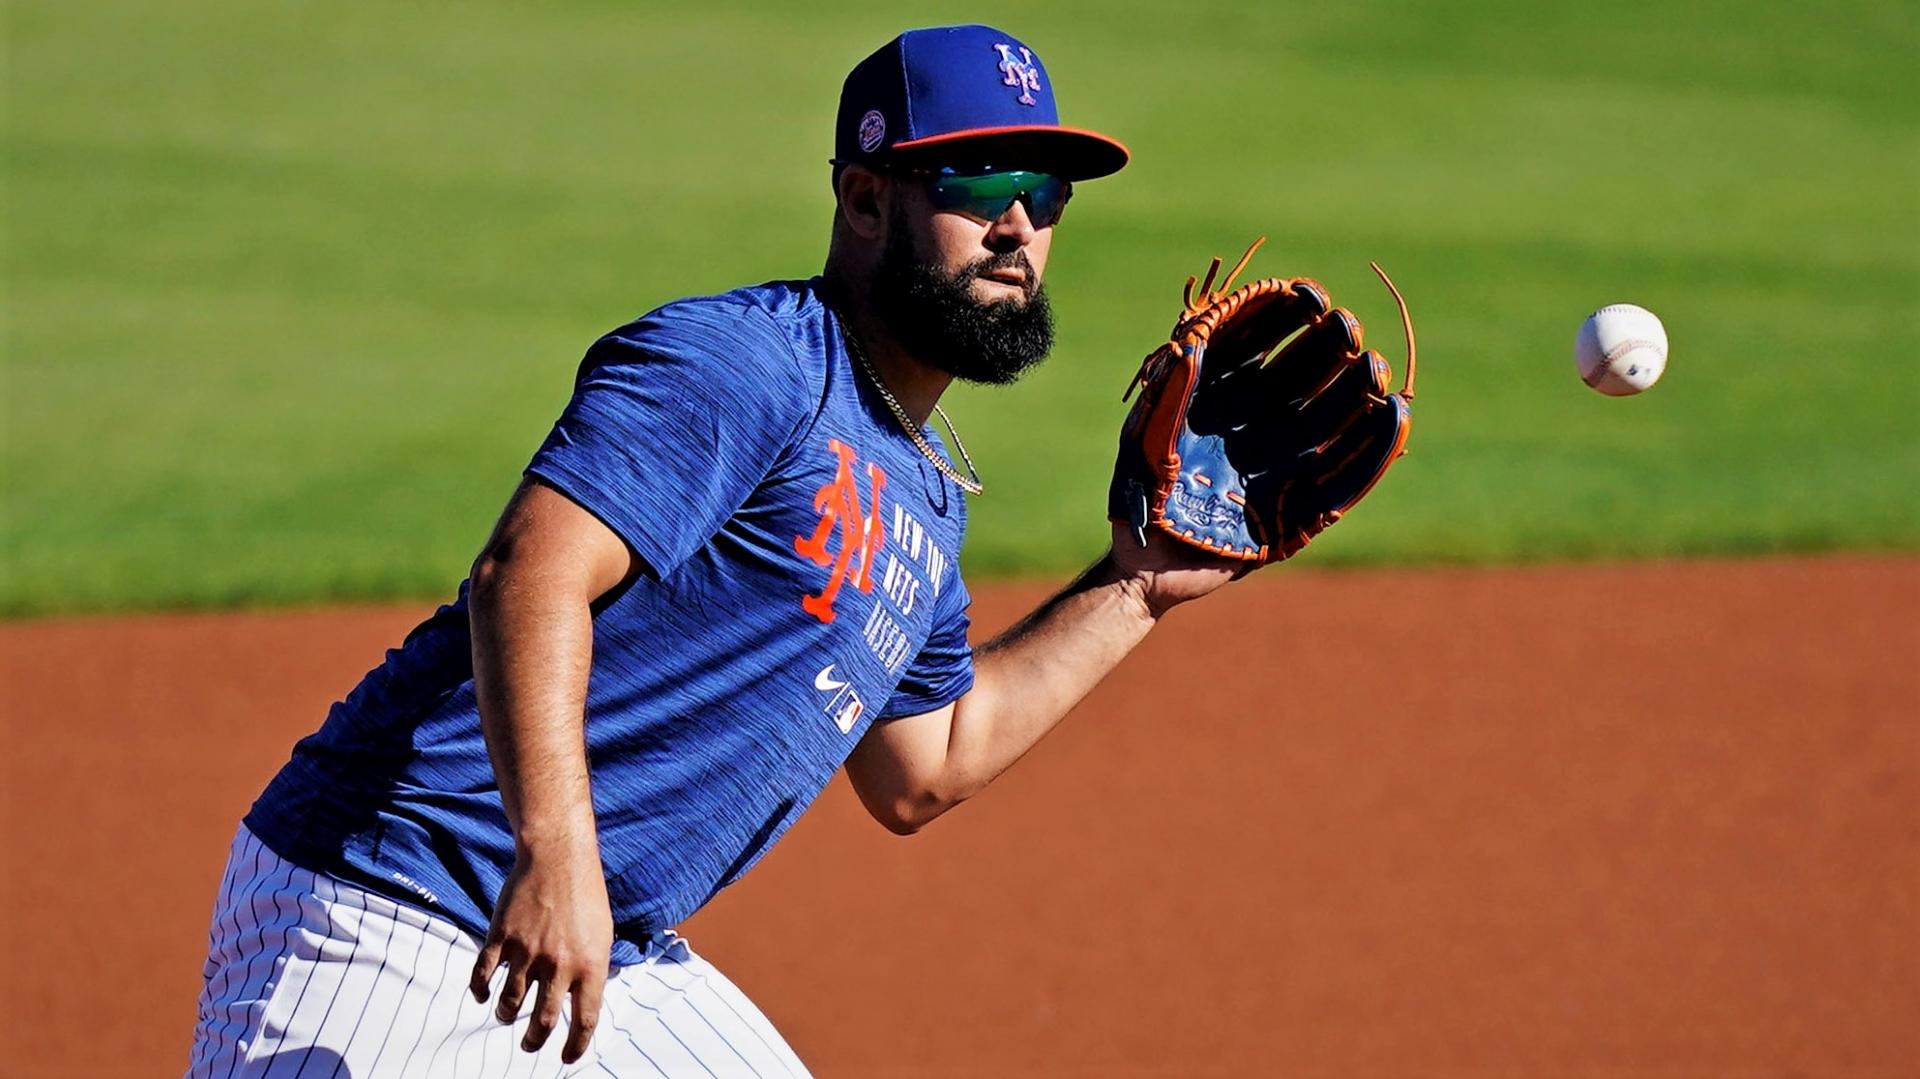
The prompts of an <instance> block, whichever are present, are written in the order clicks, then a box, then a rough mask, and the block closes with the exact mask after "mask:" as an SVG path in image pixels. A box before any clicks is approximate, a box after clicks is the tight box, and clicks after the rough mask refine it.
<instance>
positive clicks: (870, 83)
mask: <svg viewBox="0 0 1920 1079" xmlns="http://www.w3.org/2000/svg"><path fill="white" fill-rule="evenodd" d="M1126 160H1127V151H1126V149H1125V148H1124V147H1122V146H1121V145H1120V144H1119V143H1117V142H1115V141H1113V140H1112V139H1109V138H1106V137H1105V136H1102V135H1098V134H1094V133H1091V132H1087V131H1082V130H1077V129H1074V128H1069V127H1064V126H1061V125H1060V123H1059V120H1058V114H1057V111H1056V108H1055V103H1054V97H1053V83H1052V80H1051V79H1050V77H1049V76H1048V73H1047V70H1046V68H1045V66H1044V65H1043V64H1042V63H1041V61H1040V58H1039V57H1038V56H1037V55H1036V54H1035V53H1034V52H1033V51H1032V50H1031V49H1030V48H1029V47H1028V46H1027V45H1025V44H1024V43H1022V42H1021V41H1019V40H1017V39H1016V38H1014V37H1013V36H1012V35H1010V34H1006V33H1003V32H1001V31H999V30H995V29H992V28H990V27H985V26H954V27H941V28H934V29H924V30H914V31H910V32H908V33H904V34H901V35H900V36H899V37H897V38H895V39H894V40H893V41H890V42H888V43H887V44H886V45H885V46H883V47H882V48H881V49H880V50H879V51H877V52H875V53H873V54H872V55H871V56H869V57H868V58H867V59H865V60H864V61H862V62H861V63H860V64H859V65H858V66H857V67H855V68H854V70H853V71H852V73H851V74H850V75H849V76H848V78H847V80H846V83H845V86H844V89H843V91H842V95H841V99H840V105H839V111H838V116H837V119H836V126H835V156H834V159H833V172H832V178H833V185H834V192H835V195H836V198H837V201H836V209H835V214H834V221H833V232H832V241H831V246H830V249H829V251H828V254H827V260H826V266H825V269H824V271H823V273H822V274H821V275H820V276H818V277H815V278H812V279H808V280H797V281H777V282H771V283H768V284H763V285H755V286H751V287H747V288H741V289H737V290H735V291H733V292H729V293H726V294H724V295H719V296H709V297H701V298H694V299H686V300H682V301H679V302H675V303H671V304H668V305H666V306H664V307H662V308H660V309H658V310H656V311H654V312H652V313H650V314H648V315H646V316H645V317H643V318H641V319H640V320H638V321H636V322H633V323H631V324H629V325H626V326H623V327H621V328H620V329H617V330H615V331H613V332H612V333H609V334H607V335H606V336H605V337H603V338H601V339H600V340H599V341H597V342H596V343H595V344H594V345H593V346H592V348H591V349H590V350H589V351H588V353H587V355H586V357H585V359H584V361H583V362H582V363H581V364H580V367H579V371H578V374H577V376H576V380H575V387H574V393H573V396H572V399H571V401H570V402H569V403H568V405H567V407H566V410H565V412H564V413H563V414H562V415H561V416H560V418H559V420H558V422H557V423H556V424H555V425H554V427H553V430H552V433H551V434H550V435H549V436H548V437H547V439H546V441H545V443H544V444H543V445H542V446H541V447H540V448H539V450H538V452H537V453H535V454H534V456H533V459H532V462H531V463H530V464H529V465H528V467H527V469H526V474H525V478H524V482H523V483H522V484H521V486H520V487H519V489H518V490H517V492H516V493H515V494H514V495H513V497H512V499H511V501H510V502H509V504H508V505H507V507H506V509H505V511H504V513H503V514H502V515H501V517H500V520H499V523H498V524H497V526H496V527H495V529H494V532H493V535H492V536H491V538H489V539H488V540H487V542H486V545H485V547H484V549H483V550H482V552H481V554H480V556H479V558H478V559H477V560H476V562H475V563H474V565H473V568H472V573H471V576H470V578H469V579H468V580H467V581H466V582H465V583H464V584H463V585H462V586H461V588H460V590H459V593H458V597H457V598H456V599H455V600H454V601H453V602H452V603H450V604H448V605H447V606H444V607H442V608H440V609H439V610H438V611H437V612H436V613H434V614H433V615H432V616H431V617H430V618H428V619H427V620H426V621H425V622H423V623H422V624H421V625H420V626H419V627H418V628H416V629H415V630H414V631H413V632H412V633H411V634H409V635H408V636H407V638H406V640H405V642H404V643H403V644H401V645H400V647H399V648H397V649H394V650H392V651H390V652H388V653H387V656H386V659H385V661H384V662H383V663H382V664H381V665H380V666H379V667H377V668H375V669H374V670H373V671H371V672H370V673H368V674H367V675H366V677H365V678H364V680H363V681H361V683H360V684H359V685H358V686H357V687H356V688H355V689H354V690H353V691H352V692H351V693H350V694H348V695H347V697H346V698H345V699H344V700H342V701H340V702H339V703H337V704H336V705H334V706H333V708H332V710H331V712H330V713H329V714H328V716H327V718H326V722H325V724H324V725H323V726H322V727H321V728H320V729H319V730H318V731H317V732H316V733H314V734H313V735H311V736H309V737H307V738H306V739H304V740H302V741H301V742H300V743H299V744H298V745H297V746H296V747H295V749H294V751H293V755H292V759H291V760H290V761H289V762H288V763H287V765H286V766H285V767H284V768H283V769H282V770H281V771H280V773H279V774H278V775H277V776H276V777H275V778H274V779H273V780H272V782H271V783H270V784H269V785H268V787H267V788H266V790H265V792H264V793H262V794H261V796H260V797H259V799H258V801H256V802H255V803H254V805H253V808H252V810H251V811H250V812H249V813H248V814H247V816H246V818H245V821H244V823H243V825H242V826H241V828H240V830H239V833H238V835H237V837H236V838H235V841H234V844H233V849H232V853H231V857H230V860H229V862H228V864H227V867H226V874H225V877H224V879H223V880H222V882H221V885H220V889H219V895H218V899H217V901H216V907H215V914H214V919H213V926H212V932H211V936H210V940H209V953H208V958H207V962H206V966H205V976H206V984H205V988H204V991H203V992H202V994H201V997H200V1003H199V1019H198V1025H197V1027H196V1030H195V1037H194V1045H193V1055H192V1061H191V1065H190V1068H189V1074H191V1075H194V1076H208V1075H211V1076H241V1075H246V1076H253V1075H273V1076H302V1075H304V1076H347V1075H352V1076H356V1077H364V1076H384V1075H396V1076H449V1077H452V1076H459V1077H462V1079H473V1077H484V1076H508V1075H512V1076H516V1077H518V1076H529V1075H538V1076H546V1075H562V1074H567V1075H572V1074H584V1073H589V1072H591V1073H593V1074H613V1075H620V1076H627V1075H672V1076H682V1075H701V1076H704V1075H736V1074H738V1075H764V1076H784V1075H803V1074H805V1068H804V1066H803V1065H802V1063H801V1062H800V1060H799V1059H798V1058H797V1057H796V1056H795V1055H794V1053H793V1051H792V1050H791V1049H789V1048H788V1046H787V1045H786V1043H785V1042H784V1041H783V1040H782V1039H781V1037H780V1035H779V1034H778V1033H776V1032H775V1031H774V1029H773V1028H772V1026H771V1025H770V1024H769V1023H768V1021H767V1020H766V1019H765V1017H763V1016H762V1015H761V1013H760V1012H759V1010H758V1009H756V1008H755V1007H754V1006H753V1004H752V1003H750V1002H749V1001H748V1000H747V999H746V998H745V997H744V996H743V995H742V994H741V993H740V992H739V990H737V989H736V988H735V987H734V986H733V985H732V984H731V983H729V982H728V981H727V979H726V978H724V977H723V976H722V975H721V974H720V973H719V972H718V971H717V970H715V969H714V968H713V967H712V966H710V965H709V964H707V963H706V962H705V961H704V960H702V959H701V958H700V957H699V956H698V955H696V954H695V953H694V952H693V951H691V950H690V949H689V948H688V946H687V943H686V941H684V940H683V939H681V938H680V937H678V936H677V935H676V934H675V933H674V929H673V927H674V926H675V925H677V924H678V923H680V922H681V921H682V920H683V919H685V918H686V917H687V916H688V915H690V914H692V913H693V912H694V911H695V910H697V909H699V908H700V906H701V905H702V904H704V903H705V902H706V901H707V900H708V899H709V898H711V897H712V896H713V895H714V894H715V893H716V892H718V891H719V890H720V889H722V888H724V887H726V886H727V885H728V884H730V883H732V882H733V881H735V880H737V879H739V878H740V876H741V875H742V874H744V873H745V872H746V871H747V870H748V869H750V868H751V867H752V866H753V865H754V863H755V862H756V861H758V860H759V859H760V857H761V856H762V855H764V854H765V853H766V851H767V849H768V848H769V847H770V846H771V845H772V844H773V843H774V842H775V841H776V840H778V839H779V838H780V836H781V835H782V834H783V833H784V832H786V830H787V828H788V827H789V826H790V825H792V824H793V822H794V820H795V819H796V818H797V817H798V816H799V815H800V814H801V813H802V812H803V811H804V810H805V809H806V807H807V806H808V804H809V803H810V802H812V800H813V799H814V797H815V796H816V795H817V794H818V793H819V791H820V790H821V789H822V788H823V787H824V786H825V785H826V783H827V782H828V780H829V778H830V777H831V776H832V775H833V774H834V772H835V770H836V769H839V768H841V767H843V766H844V767H845V768H846V769H847V773H848V776H849V777H850V779H851V780H852V784H853V787H854V789H855V790H856V791H857V792H858V794H859V797H860V799H861V801H862V802H863V803H864V805H865V806H866V808H867V809H868V810H869V811H870V812H871V813H872V814H873V816H874V817H875V818H877V819H878V820H879V821H880V822H881V823H882V824H884V825H885V826H886V827H888V828H889V829H892V830H893V831H896V832H900V833H903V834H904V833H910V832H913V831H915V830H916V829H918V828H920V827H922V826H924V825H925V824H927V823H928V822H929V821H931V820H932V819H933V818H935V817H937V816H939V815H940V814H941V813H943V812H945V811H946V810H948V809H950V808H952V807H953V806H954V805H956V804H958V803H959V802H961V801H963V800H965V799H966V798H968V797H969V796H971V795H972V794H974V793H976V792H978V791H979V790H980V789H981V788H982V787H984V786H985V785H986V784H988V783H989V782H991V781H992V780H993V779H994V778H995V777H996V776H997V775H999V774H1000V773H1001V772H1002V771H1003V770H1005V769H1006V768H1007V767H1008V766H1010V765H1011V764H1012V763H1013V762H1014V761H1015V760H1017V759H1018V758H1019V757H1020V756H1021V755H1022V754H1024V753H1025V752H1026V751H1027V750H1028V749H1030V748H1031V747H1032V746H1033V745H1034V743H1035V742H1036V741H1038V740H1039V739H1040V738H1041V737H1042V736H1044V735H1045V734H1046V733H1047V732H1048V731H1049V730H1050V729H1051V728H1052V727H1053V726H1054V725H1055V724H1056V723H1057V722H1058V721H1059V720H1060V719H1061V717H1062V716H1063V715H1065V713H1066V712H1067V711H1068V710H1069V709H1070V708H1072V707H1073V705H1074V704H1075V703H1076V702H1078V701H1079V700H1080V699H1081V698H1082V697H1083V696H1084V695H1085V694H1086V693H1087V692H1088V691H1089V690H1090V689H1091V688H1092V687H1093V686H1094V685H1095V684H1096V683H1097V682H1098V681H1099V680H1100V679H1101V678H1102V677H1103V676H1104V675H1105V674H1106V673H1107V672H1108V671H1109V670H1111V669H1112V668H1113V667H1114V665H1115V664H1116V663H1118V662H1119V661H1120V659H1121V658H1122V657H1123V656H1125V655H1126V654H1127V653H1128V651H1129V650H1130V649H1132V648H1133V647H1134V646H1135V645H1136V644H1137V643H1138V642H1139V641H1140V640H1141V639H1142V638H1143V637H1144V636H1145V635H1146V634H1147V632H1148V631H1149V630H1150V629H1152V627H1153V626H1154V624H1155V622H1156V621H1157V620H1158V619H1159V618H1160V617H1161V615H1163V614H1164V613H1165V612H1166V611H1167V610H1168V609H1169V608H1171V607H1173V606H1174V605H1176V604H1178V603H1181V602H1183V601H1186V600H1190V599H1193V598H1196V597H1198V596H1201V595H1204V594H1206V593H1207V592H1210V591H1212V590H1213V589H1215V588H1217V587H1219V586H1220V585H1222V584H1224V583H1225V582H1226V581H1228V580H1229V579H1231V578H1232V576H1234V574H1235V572H1236V568H1237V564H1235V563H1231V562H1228V561H1225V560H1223V559H1219V558H1217V557H1214V556H1212V555H1210V554H1208V553H1206V552H1204V551H1199V550H1195V549H1192V548H1188V547H1182V546H1180V545H1178V544H1176V543H1174V542H1172V541H1170V540H1169V539H1168V537H1166V536H1165V535H1162V534H1159V533H1155V534H1153V535H1151V536H1148V537H1146V538H1145V539H1144V540H1138V539H1136V536H1135V533H1134V532H1133V530H1131V529H1129V528H1127V527H1126V526H1125V525H1124V524H1123V525H1119V526H1116V532H1115V536H1116V540H1115V543H1114V545H1113V547H1112V549H1111V551H1110V553H1109V554H1108V555H1107V556H1105V557H1103V558H1101V559H1100V560H1099V561H1098V562H1097V563H1095V564H1094V565H1093V566H1092V567H1091V568H1090V569H1088V570H1087V571H1086V572H1085V573H1084V574H1083V575H1081V577H1080V578H1079V579H1078V580H1076V581H1074V582H1073V583H1072V584H1070V585H1069V586H1067V587H1066V588H1065V589H1064V590H1063V591H1061V592H1060V593H1059V594H1058V595H1056V596H1055V597H1053V598H1052V599H1051V600H1049V601H1047V602H1046V603H1045V604H1044V605H1042V606H1041V607H1040V608H1039V609H1037V610H1035V611H1034V612H1033V613H1032V614H1030V615H1029V616H1028V617H1027V618H1026V619H1025V620H1023V621H1022V622H1020V623H1019V624H1018V625H1017V626H1015V627H1014V628H1012V629H1010V630H1008V631H1007V632H1006V633H1004V634H1002V635H1001V636H999V637H998V638H996V639H995V640H993V641H992V642H991V643H989V644H987V645H985V646H983V647H981V648H980V649H978V650H977V651H976V650H974V649H973V648H971V647H969V644H968V640H967V629H968V619H967V607H968V595H967V589H966V586H965V585H964V583H963V582H962V581H961V579H960V573H959V562H958V559H959V554H960V550H961V541H962V537H963V535H964V532H965V527H966V497H967V496H968V495H969V494H977V493H979V492H980V489H981V487H980V481H979V478H978V476H977V475H976V474H975V473H974V471H973V468H972V464H971V462H970V461H968V460H967V459H966V454H965V450H964V449H959V454H958V456H959V457H960V459H961V461H960V464H959V465H956V464H955V463H954V462H952V461H950V460H949V459H948V457H947V456H946V454H945V453H943V452H942V450H941V449H940V448H939V446H938V442H939V439H938V436H937V433H936V432H935V429H934V428H933V427H931V426H930V425H929V424H928V420H929V417H930V416H932V415H935V414H939V415H940V417H941V419H942V421H943V422H944V421H945V416H944V413H940V409H939V406H938V405H937V403H936V402H937V401H938V399H939V397H940V394H941V393H942V391H943V390H944V389H945V388H946V387H947V386H948V384H949V383H950V382H952V380H954V379H956V378H959V379H965V380H969V381H973V382H981V383H1006V382H1011V381H1013V380H1014V379H1015V378H1016V377H1017V376H1018V375H1019V374H1020V372H1021V371H1022V370H1023V369H1025V368H1027V367H1029V366H1030V365H1032V364H1034V363H1036V362H1038V361H1039V360H1040V359H1041V358H1042V357H1043V356H1045V355H1046V353H1047V351H1048V350H1049V348H1050V346H1051V344H1052V320H1051V315H1050V314H1049V310H1048V306H1047V295H1046V292H1045V290H1044V289H1043V287H1042V284H1041V283H1042V280H1043V275H1044V273H1045V270H1046V266H1047V256H1048V253H1049V250H1050V248H1051V245H1052V242H1053V237H1054V232H1055V230H1056V228H1057V226H1058V224H1059V222H1060V220H1061V215H1062V213H1063V211H1064V210H1065V209H1066V206H1067V202H1068V199H1069V196H1070V195H1071V194H1072V193H1073V189H1074V187H1073V185H1074V184H1075V183H1077V182H1079V181H1084V180H1088V179H1092V178H1095V177H1099V176H1104V175H1107V174H1110V173H1113V172H1116V171H1117V170H1119V169H1120V168H1121V167H1122V166H1123V165H1124V164H1125V163H1126ZM950 427H951V425H949V429H950ZM954 441H955V446H956V448H959V446H960V443H959V440H958V437H957V436H955V440H954ZM1141 535H1142V536H1145V534H1144V533H1141Z"/></svg>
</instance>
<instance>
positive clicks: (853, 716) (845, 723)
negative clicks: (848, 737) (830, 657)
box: [813, 663, 867, 734]
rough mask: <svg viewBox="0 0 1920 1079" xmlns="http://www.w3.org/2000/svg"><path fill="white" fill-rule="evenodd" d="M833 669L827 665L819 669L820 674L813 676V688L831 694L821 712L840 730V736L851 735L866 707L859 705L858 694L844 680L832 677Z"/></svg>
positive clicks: (833, 665)
mask: <svg viewBox="0 0 1920 1079" xmlns="http://www.w3.org/2000/svg"><path fill="white" fill-rule="evenodd" d="M834 667H835V664H832V663H829V664H827V665H826V666H824V667H822V668H820V673H819V674H816V675H814V676H813V688H815V689H817V690H819V691H820V692H822V693H831V694H833V696H832V697H831V698H830V699H829V700H828V701H827V706H826V707H825V708H823V709H821V711H823V712H825V713H826V714H827V716H828V717H829V718H831V719H832V720H833V725H834V726H836V727H838V728H840V733H841V734H852V733H853V725H854V724H855V723H858V722H860V713H862V712H864V711H866V710H867V706H866V705H864V704H861V703H860V694H858V693H855V692H854V691H853V686H852V685H851V684H850V683H848V681H847V680H846V679H844V678H835V677H834V676H833V668H834Z"/></svg>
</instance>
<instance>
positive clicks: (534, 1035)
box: [520, 978, 567, 1053]
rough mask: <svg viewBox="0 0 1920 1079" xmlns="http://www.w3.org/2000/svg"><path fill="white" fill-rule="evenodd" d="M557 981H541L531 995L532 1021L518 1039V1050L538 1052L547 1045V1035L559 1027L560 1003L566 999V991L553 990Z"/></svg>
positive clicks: (551, 979)
mask: <svg viewBox="0 0 1920 1079" xmlns="http://www.w3.org/2000/svg"><path fill="white" fill-rule="evenodd" d="M557 981H559V979H558V978H544V979H542V980H541V981H540V988H539V990H537V991H536V992H535V993H534V995H533V1019H532V1021H531V1022H529V1023H528V1024H527V1033H526V1034H525V1035H524V1036H523V1037H521V1039H520V1048H522V1049H525V1050H526V1051H527V1052H529V1053H535V1052H539V1050H540V1047H541V1046H543V1045H545V1044H547V1035H549V1034H552V1033H553V1028H554V1027H557V1026H559V1025H560V1002H561V1001H562V1000H563V999H565V998H566V995H567V991H566V990H565V989H556V988H554V983H555V982H557Z"/></svg>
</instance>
